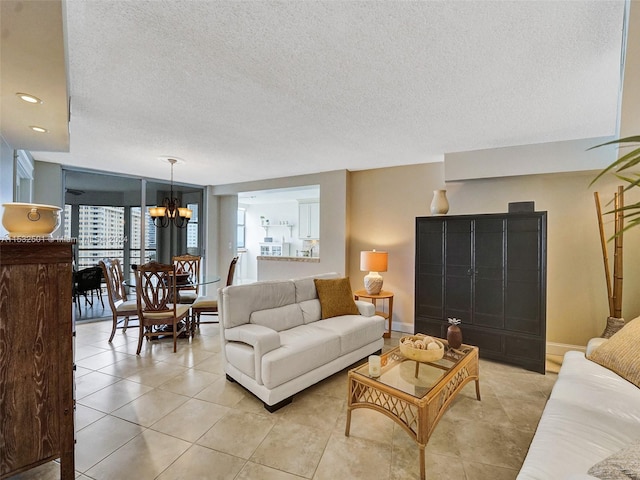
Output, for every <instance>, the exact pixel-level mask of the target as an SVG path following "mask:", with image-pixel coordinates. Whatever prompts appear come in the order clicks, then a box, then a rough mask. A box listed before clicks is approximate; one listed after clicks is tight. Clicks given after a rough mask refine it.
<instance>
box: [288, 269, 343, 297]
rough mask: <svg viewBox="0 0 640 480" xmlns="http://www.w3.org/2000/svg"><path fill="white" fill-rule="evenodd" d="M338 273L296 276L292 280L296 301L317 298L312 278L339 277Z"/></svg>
mask: <svg viewBox="0 0 640 480" xmlns="http://www.w3.org/2000/svg"><path fill="white" fill-rule="evenodd" d="M339 277H340V275H339V274H337V273H335V272H331V273H323V274H320V275H311V276H309V277H302V278H296V279H294V280H293V284H294V285H295V289H296V303H302V302H304V301H306V300H315V299H317V298H318V292H317V291H316V284H315V283H314V281H313V280H314V279H316V278H339Z"/></svg>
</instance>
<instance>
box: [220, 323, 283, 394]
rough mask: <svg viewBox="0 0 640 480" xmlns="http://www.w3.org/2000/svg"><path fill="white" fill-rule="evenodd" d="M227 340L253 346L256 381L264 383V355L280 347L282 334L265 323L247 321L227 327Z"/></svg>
mask: <svg viewBox="0 0 640 480" xmlns="http://www.w3.org/2000/svg"><path fill="white" fill-rule="evenodd" d="M224 336H225V339H226V340H229V341H233V342H242V343H246V344H247V345H251V346H252V347H253V356H254V361H255V376H256V378H255V381H256V382H257V383H258V384H262V357H263V356H264V355H265V354H266V353H269V352H270V351H272V350H275V349H276V348H279V347H280V335H279V334H278V332H276V331H275V330H272V329H271V328H269V327H265V326H263V325H256V324H254V323H245V324H243V325H238V326H237V327H233V328H226V329H225V332H224Z"/></svg>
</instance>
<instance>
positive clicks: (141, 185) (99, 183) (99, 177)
mask: <svg viewBox="0 0 640 480" xmlns="http://www.w3.org/2000/svg"><path fill="white" fill-rule="evenodd" d="M173 190H174V191H173V194H174V196H175V197H177V198H178V199H179V200H180V201H182V204H183V205H187V206H188V208H191V210H192V211H193V216H192V220H191V221H190V222H189V224H188V225H187V226H186V228H177V227H175V226H174V225H170V226H168V227H166V228H159V227H156V226H155V225H154V223H153V220H152V218H151V217H150V216H149V207H151V206H156V205H161V204H162V201H163V200H164V198H165V197H168V196H170V195H171V189H170V185H169V183H168V182H163V181H157V180H147V179H142V178H135V177H128V176H123V175H115V174H109V173H105V172H94V171H91V172H89V171H79V170H72V169H68V170H65V209H64V235H65V237H68V238H75V239H76V247H75V262H76V268H77V269H80V268H84V267H87V266H93V265H96V264H97V263H98V261H99V260H101V259H102V258H105V257H109V258H118V259H119V260H120V261H121V262H122V264H123V269H124V273H125V276H128V272H129V273H130V272H131V265H135V264H141V263H146V262H148V261H150V260H158V261H161V262H164V263H169V262H170V261H171V257H172V256H174V255H178V254H182V253H185V252H189V253H193V254H200V251H201V244H202V240H201V236H202V224H203V218H202V209H201V208H200V205H201V204H202V199H203V188H202V187H198V186H192V185H178V186H174V189H173ZM183 199H184V201H183ZM143 204H144V206H143ZM142 212H144V214H142Z"/></svg>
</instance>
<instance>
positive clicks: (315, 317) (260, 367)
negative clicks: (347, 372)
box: [219, 273, 385, 411]
mask: <svg viewBox="0 0 640 480" xmlns="http://www.w3.org/2000/svg"><path fill="white" fill-rule="evenodd" d="M314 278H324V279H327V278H339V275H338V274H337V273H330V274H324V275H318V276H316V277H306V278H300V279H295V280H285V281H266V282H256V283H251V284H246V285H232V286H229V287H225V288H223V289H221V291H220V298H221V302H220V306H219V308H220V334H221V337H222V355H223V358H224V370H225V373H226V374H227V379H229V380H231V381H236V382H238V383H239V384H240V385H242V386H243V387H245V388H246V389H247V390H249V391H251V392H252V393H253V394H254V395H255V396H256V397H258V398H259V399H260V400H262V401H263V402H264V406H265V408H267V410H269V411H274V410H276V409H278V408H280V407H281V406H284V405H286V404H287V403H290V402H291V397H292V396H293V395H294V394H295V393H297V392H300V391H301V390H303V389H305V388H307V387H309V386H311V385H313V384H315V383H317V382H319V381H320V380H322V379H324V378H326V377H328V376H330V375H332V374H334V373H336V372H338V371H340V370H342V369H343V368H345V367H347V366H349V365H351V364H353V363H354V362H357V361H358V360H361V359H362V358H364V357H366V356H368V355H370V354H372V353H374V352H378V351H380V350H381V349H382V346H383V344H384V340H383V338H382V335H383V333H384V331H385V320H384V318H382V317H381V316H378V315H375V308H374V306H373V304H371V303H368V302H364V301H356V305H357V307H358V311H359V312H360V315H342V316H339V317H332V318H327V319H325V320H321V308H320V300H319V299H318V295H317V292H316V287H315V284H314V281H313V279H314Z"/></svg>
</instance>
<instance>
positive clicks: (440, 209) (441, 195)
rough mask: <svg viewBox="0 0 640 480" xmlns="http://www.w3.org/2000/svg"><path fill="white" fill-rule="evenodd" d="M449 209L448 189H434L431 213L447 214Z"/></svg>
mask: <svg viewBox="0 0 640 480" xmlns="http://www.w3.org/2000/svg"><path fill="white" fill-rule="evenodd" d="M448 211H449V200H447V191H446V190H434V191H433V200H431V215H445V214H446V213H447V212H448Z"/></svg>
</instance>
